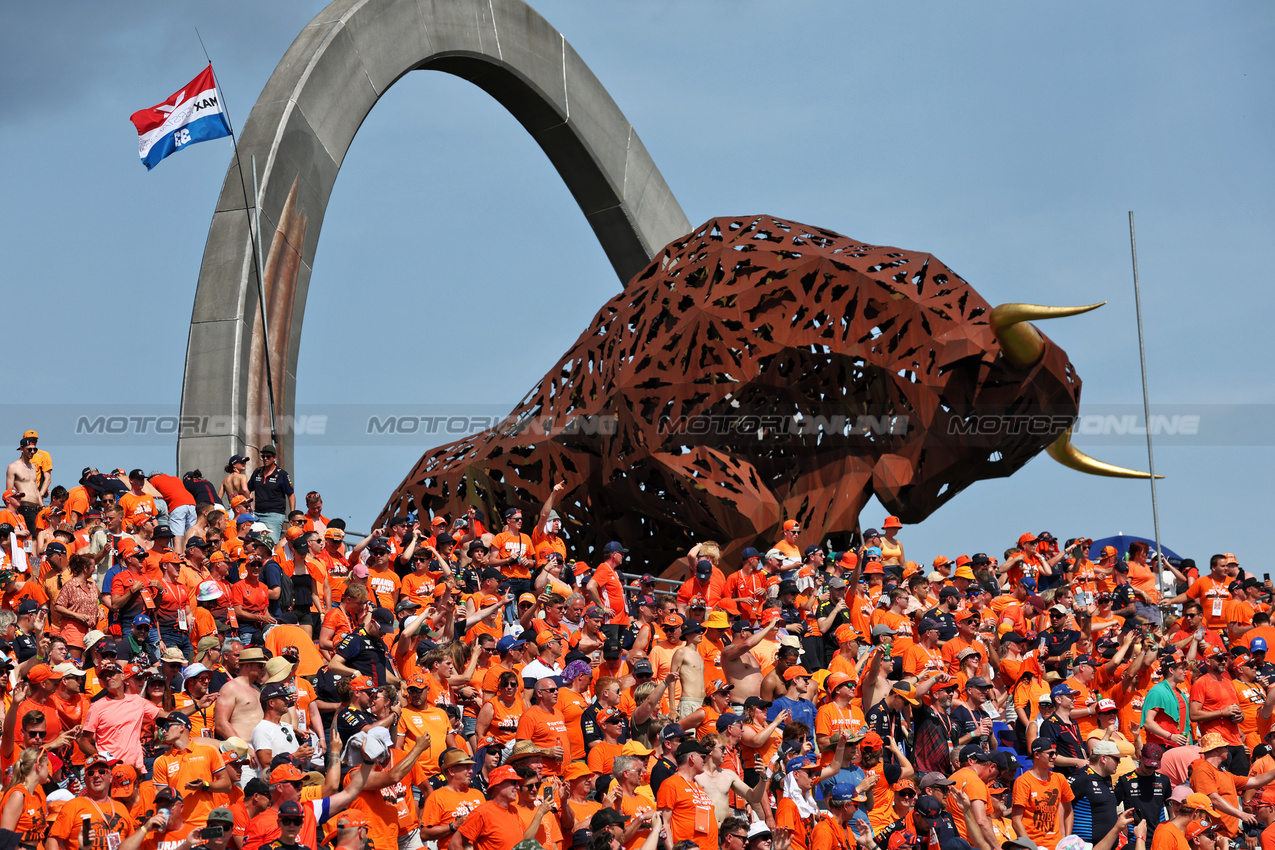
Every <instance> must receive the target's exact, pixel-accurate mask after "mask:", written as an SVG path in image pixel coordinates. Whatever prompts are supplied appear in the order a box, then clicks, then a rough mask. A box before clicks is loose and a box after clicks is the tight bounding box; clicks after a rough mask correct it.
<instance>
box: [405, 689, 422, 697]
mask: <svg viewBox="0 0 1275 850" xmlns="http://www.w3.org/2000/svg"><path fill="white" fill-rule="evenodd" d="M407 692H408V693H409V694H411V695H413V696H416V695H417V694H423V693H425V689H424V688H408V689H407Z"/></svg>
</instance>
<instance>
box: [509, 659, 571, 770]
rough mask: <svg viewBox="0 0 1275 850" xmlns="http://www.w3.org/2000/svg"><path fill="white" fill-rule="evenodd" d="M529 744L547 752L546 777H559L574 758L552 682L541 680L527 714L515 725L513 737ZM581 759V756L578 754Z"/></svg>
mask: <svg viewBox="0 0 1275 850" xmlns="http://www.w3.org/2000/svg"><path fill="white" fill-rule="evenodd" d="M515 737H517V738H518V739H519V740H521V741H530V742H531V743H533V744H535V745H536V746H537V747H540V748H541V749H542V750H546V751H547V755H545V757H544V769H545V773H549V774H553V775H554V776H561V775H562V772H563V768H564V766H565V765H567V764H570V763H571V761H572V759H573V758H574V755H573V753H572V752H571V740H570V738H569V737H568V736H567V724H566V720H565V719H564V718H563V716H562V712H561V711H559V710H558V685H557V681H556V680H555V679H540V680H539V681H537V682H536V687H535V691H534V693H533V695H532V697H531V702H530V703H529V704H528V705H527V710H526V711H524V712H523V714H522V718H521V719H520V720H519V721H518V732H517V735H516V736H515ZM581 755H584V753H581Z"/></svg>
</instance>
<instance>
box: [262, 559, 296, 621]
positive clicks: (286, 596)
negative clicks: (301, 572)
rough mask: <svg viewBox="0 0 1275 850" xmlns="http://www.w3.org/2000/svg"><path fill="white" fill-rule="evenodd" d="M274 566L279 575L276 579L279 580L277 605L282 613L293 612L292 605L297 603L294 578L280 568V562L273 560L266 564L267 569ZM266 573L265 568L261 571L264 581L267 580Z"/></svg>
mask: <svg viewBox="0 0 1275 850" xmlns="http://www.w3.org/2000/svg"><path fill="white" fill-rule="evenodd" d="M272 565H273V567H274V569H275V571H276V573H277V575H276V576H275V577H276V578H278V579H279V599H278V600H277V601H276V604H277V605H278V606H279V611H280V612H281V613H284V612H287V611H291V610H292V605H293V603H294V602H295V601H296V593H295V592H294V591H293V589H292V576H290V575H288V574H287V573H285V572H284V571H283V567H281V566H279V562H278V561H276V560H274V559H273V558H271V559H270V560H269V561H267V562H266V564H265V567H270V566H272ZM265 572H266V571H265V568H263V569H262V571H261V577H262V578H263V579H264V578H265Z"/></svg>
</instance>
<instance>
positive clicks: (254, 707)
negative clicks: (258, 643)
mask: <svg viewBox="0 0 1275 850" xmlns="http://www.w3.org/2000/svg"><path fill="white" fill-rule="evenodd" d="M223 657H224V656H223ZM265 672H266V658H265V654H264V653H262V651H261V649H260V648H258V647H251V648H249V649H245V650H243V651H242V652H240V653H239V674H238V675H237V676H235V677H234V678H233V679H231V680H230V681H229V682H227V683H226V684H224V685H222V686H221V690H220V691H218V693H217V702H216V705H215V710H214V712H213V728H214V729H215V730H216V733H217V737H218V738H219V739H221V740H223V741H225V740H227V739H228V738H242V739H243V740H245V741H247V740H251V738H252V730H253V729H256V728H257V724H258V723H260V722H261V718H262V717H263V715H262V712H261V694H260V692H259V691H258V690H257V685H258V684H259V683H260V682H261V680H262V679H264V678H265Z"/></svg>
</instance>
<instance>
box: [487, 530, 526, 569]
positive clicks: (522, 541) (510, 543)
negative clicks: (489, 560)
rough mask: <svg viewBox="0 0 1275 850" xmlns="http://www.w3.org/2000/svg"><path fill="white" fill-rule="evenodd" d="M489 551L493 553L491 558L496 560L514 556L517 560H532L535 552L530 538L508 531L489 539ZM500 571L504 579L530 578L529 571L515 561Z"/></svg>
mask: <svg viewBox="0 0 1275 850" xmlns="http://www.w3.org/2000/svg"><path fill="white" fill-rule="evenodd" d="M491 551H492V552H493V553H494V555H493V556H492V557H494V558H497V559H503V558H512V557H514V556H515V555H516V556H518V557H519V558H533V557H535V552H536V550H535V547H534V546H532V545H531V538H530V537H528V536H527V535H525V534H510V533H509V532H508V531H502V532H500V533H499V534H497V535H496V536H495V537H493V538H492V539H491ZM500 571H501V572H502V573H504V574H505V576H506V578H531V570H530V569H528V568H527V567H526V566H525V565H523V564H519V563H518V562H517V561H515V562H514V563H512V564H509V565H507V566H504V567H501V568H500Z"/></svg>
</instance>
